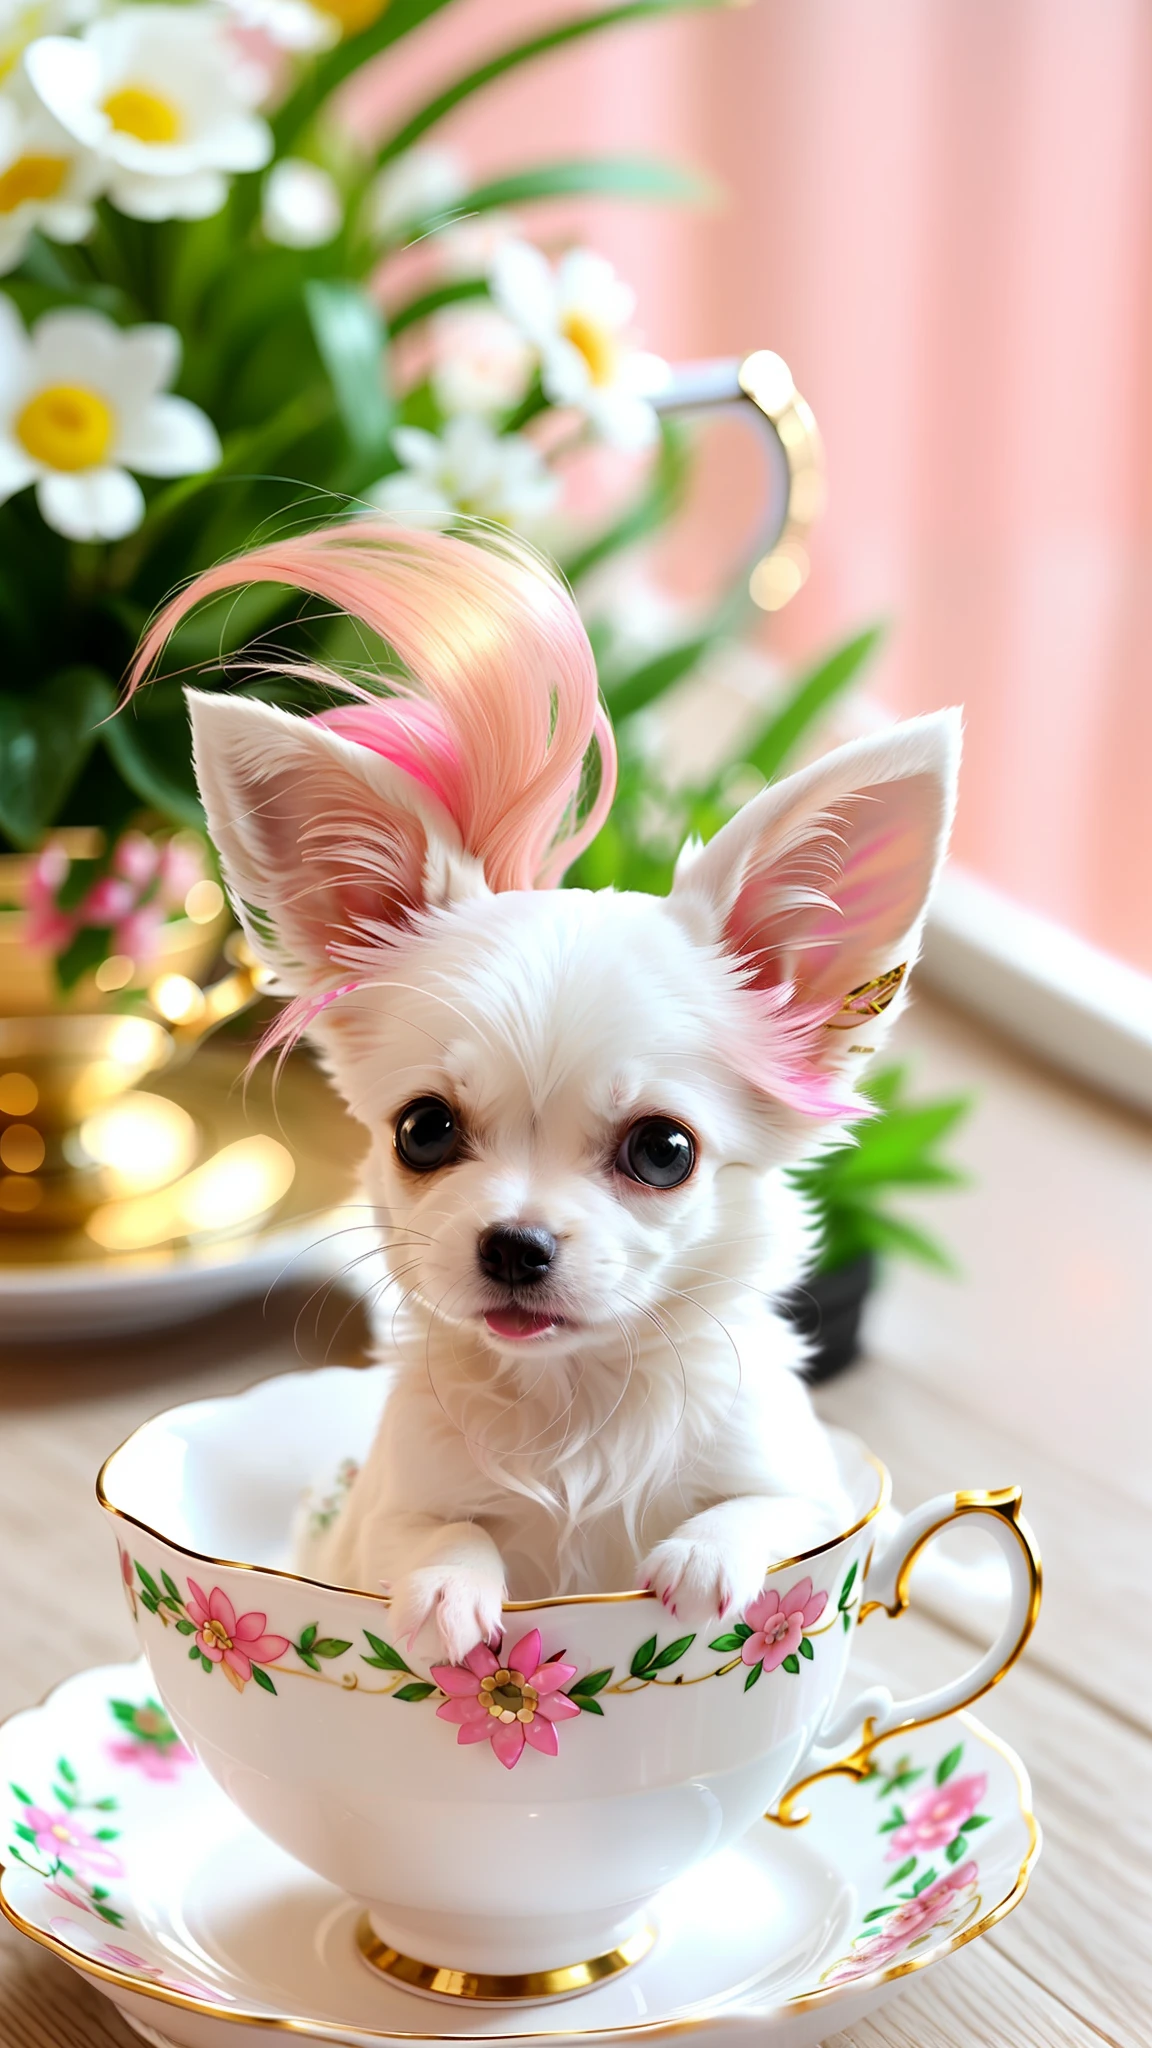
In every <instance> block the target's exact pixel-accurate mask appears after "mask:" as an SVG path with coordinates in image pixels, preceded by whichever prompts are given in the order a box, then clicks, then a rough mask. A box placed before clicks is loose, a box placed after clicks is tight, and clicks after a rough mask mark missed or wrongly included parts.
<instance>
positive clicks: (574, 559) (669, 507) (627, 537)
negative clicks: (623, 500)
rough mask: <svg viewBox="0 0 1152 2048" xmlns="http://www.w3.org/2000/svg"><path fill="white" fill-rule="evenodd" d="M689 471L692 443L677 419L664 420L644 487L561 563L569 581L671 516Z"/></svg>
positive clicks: (586, 571) (643, 535)
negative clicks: (615, 517) (611, 522)
mask: <svg viewBox="0 0 1152 2048" xmlns="http://www.w3.org/2000/svg"><path fill="white" fill-rule="evenodd" d="M690 473H691V443H690V441H689V439H688V436H687V434H686V433H685V431H684V428H683V427H682V426H680V425H678V424H677V422H676V421H674V420H662V421H661V423H660V452H659V454H658V456H657V458H656V462H655V465H654V467H653V470H652V474H651V476H650V478H649V480H648V483H647V485H646V487H645V489H644V490H643V491H642V492H641V494H640V496H639V498H637V500H636V502H635V503H634V504H633V505H630V506H629V508H628V510H627V511H626V512H623V513H622V514H621V516H620V518H619V519H618V520H617V521H616V522H615V524H614V525H613V526H610V527H608V528H607V530H606V531H605V532H603V533H601V534H598V535H597V537H596V539H595V540H593V541H589V542H588V543H587V545H586V546H585V547H583V548H581V550H580V552H579V553H578V554H575V555H570V556H569V557H568V558H567V560H566V561H565V562H564V563H563V564H562V567H563V569H564V573H565V575H566V576H567V578H568V580H569V582H570V583H578V582H579V580H580V578H581V577H582V576H587V575H588V574H589V572H590V571H591V570H593V569H595V568H596V567H597V566H598V564H599V563H601V562H603V561H606V560H607V558H608V557H609V556H610V555H614V554H617V553H618V552H619V551H620V549H621V548H626V547H632V546H634V545H635V543H636V542H637V541H641V540H644V539H646V537H647V536H648V534H650V533H653V532H655V531H656V529H657V528H658V527H660V526H663V525H664V524H665V523H666V522H667V521H668V520H669V519H671V517H672V516H673V514H674V513H675V512H676V511H678V510H679V507H680V505H681V504H682V503H683V500H684V497H685V494H686V491H687V486H688V479H689V476H690Z"/></svg>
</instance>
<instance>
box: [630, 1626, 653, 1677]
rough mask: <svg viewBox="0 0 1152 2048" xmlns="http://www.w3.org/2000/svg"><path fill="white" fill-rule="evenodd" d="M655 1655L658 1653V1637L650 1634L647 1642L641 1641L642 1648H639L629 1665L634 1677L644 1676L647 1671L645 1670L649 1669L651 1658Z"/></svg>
mask: <svg viewBox="0 0 1152 2048" xmlns="http://www.w3.org/2000/svg"><path fill="white" fill-rule="evenodd" d="M655 1655H656V1638H655V1636H649V1638H648V1640H647V1642H646V1643H641V1645H640V1648H639V1649H638V1650H637V1651H636V1652H635V1654H634V1656H633V1658H632V1662H631V1664H630V1665H629V1667H628V1669H629V1671H630V1672H631V1675H632V1677H633V1678H642V1677H643V1676H644V1673H645V1672H646V1671H647V1669H648V1665H649V1662H650V1660H651V1659H652V1658H653V1657H654V1656H655Z"/></svg>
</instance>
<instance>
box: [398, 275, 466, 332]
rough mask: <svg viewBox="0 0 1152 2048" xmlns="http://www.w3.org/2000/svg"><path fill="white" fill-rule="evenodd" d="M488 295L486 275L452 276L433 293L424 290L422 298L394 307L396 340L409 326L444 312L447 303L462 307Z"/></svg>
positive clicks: (437, 286) (436, 287) (435, 288)
mask: <svg viewBox="0 0 1152 2048" xmlns="http://www.w3.org/2000/svg"><path fill="white" fill-rule="evenodd" d="M487 297H488V280H487V278H486V277H454V278H450V279H449V281H448V283H447V284H438V285H436V286H435V287H434V289H433V290H432V291H430V292H421V294H420V296H419V298H416V299H409V300H408V303H407V305H404V306H395V307H393V309H392V312H391V314H390V315H389V320H388V325H389V328H390V330H391V334H392V339H393V341H394V340H395V339H396V336H397V335H398V334H403V332H404V329H405V328H406V327H415V325H416V324H417V322H418V321H420V320H427V319H429V318H430V317H431V315H432V314H433V313H439V312H442V311H443V309H444V307H445V306H458V305H459V304H460V303H461V302H462V301H463V300H466V299H486V298H487Z"/></svg>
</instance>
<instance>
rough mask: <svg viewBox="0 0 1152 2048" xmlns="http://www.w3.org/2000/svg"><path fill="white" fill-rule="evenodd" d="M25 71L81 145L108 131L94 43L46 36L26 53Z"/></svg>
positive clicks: (37, 91) (64, 37)
mask: <svg viewBox="0 0 1152 2048" xmlns="http://www.w3.org/2000/svg"><path fill="white" fill-rule="evenodd" d="M24 71H25V75H26V76H27V78H28V80H29V81H30V83H31V86H32V89H33V91H34V92H35V93H36V95H37V97H38V98H39V99H40V101H41V102H42V104H43V105H44V106H46V107H47V108H48V111H49V113H51V114H54V115H55V117H56V119H57V120H58V121H59V122H60V124H61V126H62V127H63V128H66V129H67V130H68V133H69V134H70V135H75V136H76V137H77V139H78V140H79V141H80V142H86V143H90V144H94V143H98V142H99V141H100V140H101V139H102V137H103V136H104V135H105V134H106V133H107V132H108V126H109V123H108V118H107V116H106V115H105V114H103V113H101V111H100V95H101V84H102V70H101V64H100V58H99V56H98V55H97V53H96V51H95V50H94V49H93V48H92V46H91V44H89V43H87V42H85V41H82V40H79V39H77V38H76V37H75V36H42V37H41V38H40V41H39V42H36V43H33V44H32V46H31V48H30V49H28V50H25V52H24Z"/></svg>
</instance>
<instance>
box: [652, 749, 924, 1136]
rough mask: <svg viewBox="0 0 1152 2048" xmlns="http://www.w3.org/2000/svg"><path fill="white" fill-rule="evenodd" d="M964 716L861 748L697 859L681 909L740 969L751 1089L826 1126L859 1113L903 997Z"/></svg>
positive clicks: (798, 780)
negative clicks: (865, 1083)
mask: <svg viewBox="0 0 1152 2048" xmlns="http://www.w3.org/2000/svg"><path fill="white" fill-rule="evenodd" d="M959 756H960V715H959V713H958V712H955V711H945V712H938V713H936V714H934V715H933V716H932V717H929V718H916V719H910V720H909V721H908V722H907V723H906V724H904V725H899V726H896V727H894V728H892V729H891V730H890V731H888V732H884V733H880V734H877V735H876V736H875V737H874V738H870V739H865V740H857V741H854V742H852V743H851V744H850V745H849V746H846V747H841V748H839V749H838V750H837V751H836V752H835V753H832V754H828V755H825V757H824V759H823V760H820V761H817V762H815V763H814V764H813V765H812V766H811V767H810V768H805V769H802V770H801V771H800V773H799V774H797V775H792V776H789V777H787V778H786V779H785V780H784V781H783V782H779V783H776V784H773V785H772V786H771V787H770V788H768V789H766V790H763V791H762V792H761V794H760V795H759V796H757V797H754V798H753V799H752V801H751V802H750V803H748V804H746V805H745V806H744V808H743V810H742V811H740V812H739V813H738V814H737V816H736V817H735V818H733V819H731V820H730V822H729V823H728V824H727V825H725V826H724V827H723V828H722V829H721V830H720V831H719V832H718V833H717V834H716V836H715V838H714V839H713V840H711V841H710V843H709V844H708V845H707V846H706V847H704V848H703V849H700V850H695V849H686V850H685V855H683V856H682V857H681V862H680V864H679V865H678V868H677V875H676V881H675V884H674V887H673V892H672V898H671V902H672V907H673V909H674V910H676V911H677V912H678V913H679V914H680V915H681V916H682V917H684V918H685V920H686V921H687V922H688V923H689V924H690V926H691V927H692V928H693V929H695V930H696V931H697V932H698V933H699V935H700V936H705V937H708V938H711V939H712V940H713V941H716V940H718V941H719V942H720V944H721V945H722V946H723V947H724V949H725V950H726V951H727V952H728V953H729V954H730V955H731V957H732V959H733V962H734V963H737V964H738V965H739V968H740V970H741V981H742V986H743V989H744V991H745V992H746V993H747V995H748V996H749V997H750V998H751V1002H750V1004H749V1005H748V1006H747V1009H746V1015H745V1021H744V1027H743V1031H742V1042H741V1045H740V1046H739V1047H738V1048H736V1054H735V1056H736V1058H737V1061H738V1064H739V1065H740V1067H741V1070H742V1071H743V1072H744V1073H745V1075H746V1077H747V1078H748V1079H750V1080H752V1081H753V1082H754V1083H755V1084H756V1085H757V1086H759V1087H762V1088H763V1089H764V1091H765V1092H766V1093H768V1094H771V1095H776V1096H778V1097H779V1098H780V1099H781V1100H782V1101H785V1102H788V1103H789V1104H790V1105H791V1106H792V1107H793V1108H796V1109H800V1110H802V1111H804V1112H806V1113H807V1114H810V1115H814V1116H836V1115H843V1114H844V1113H846V1112H848V1111H851V1110H852V1109H853V1108H855V1107H856V1106H857V1104H856V1102H855V1100H854V1099H853V1097H852V1095H851V1093H850V1092H849V1091H848V1090H847V1088H846V1085H845V1080H844V1078H843V1072H842V1070H843V1069H844V1068H845V1067H847V1066H851V1065H852V1064H853V1063H858V1062H859V1060H860V1058H861V1057H863V1056H866V1054H867V1053H870V1052H873V1051H875V1050H877V1049H878V1046H879V1043H880V1038H881V1035H882V1034H883V1033H884V1032H885V1031H886V1030H887V1027H888V1025H889V1024H890V1023H891V1021H892V1019H893V1017H894V1015H895V1013H896V1011H897V1010H898V1008H899V1006H900V1004H901V1002H902V1000H903V996H904V992H905V988H906V985H907V976H908V971H909V969H910V968H911V966H912V963H913V961H914V960H915V958H916V955H917V952H918V951H919V946H920V934H921V927H922V925H923V920H924V913H925V910H926V908H927V904H928V898H929V895H930V894H931V890H932V885H933V882H934V881H935V878H936V874H937V872H938V870H939V867H940V864H941V862H942V860H943V857H944V853H945V849H946V847H947V842H948V833H949V828H950V826H951V820H952V812H953V808H954V805H955V798H956V777H957V771H958V767H959Z"/></svg>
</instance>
